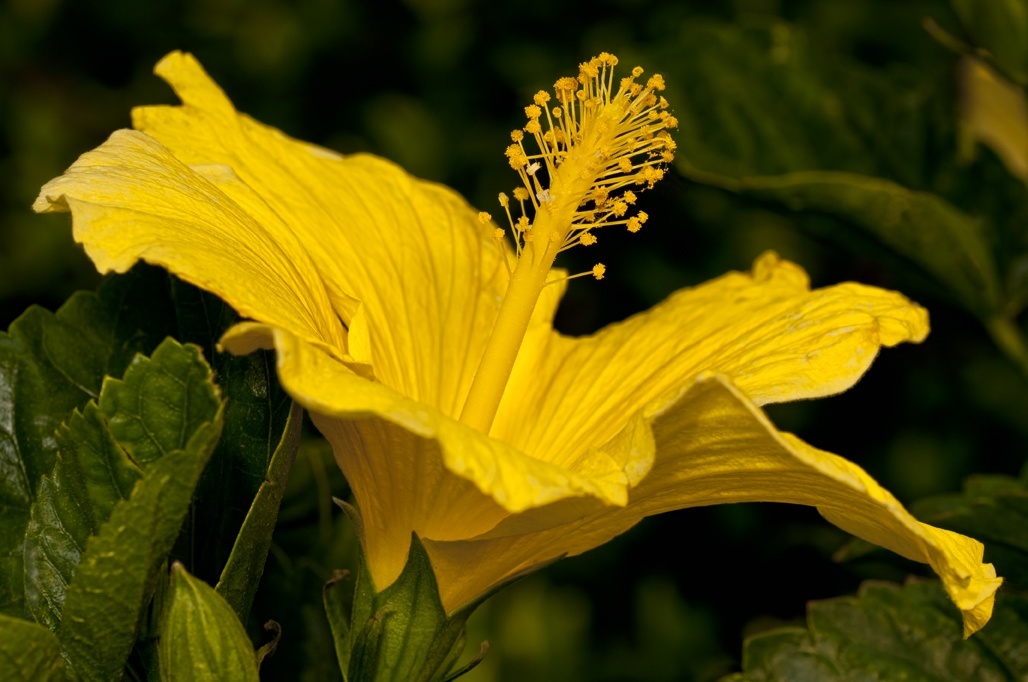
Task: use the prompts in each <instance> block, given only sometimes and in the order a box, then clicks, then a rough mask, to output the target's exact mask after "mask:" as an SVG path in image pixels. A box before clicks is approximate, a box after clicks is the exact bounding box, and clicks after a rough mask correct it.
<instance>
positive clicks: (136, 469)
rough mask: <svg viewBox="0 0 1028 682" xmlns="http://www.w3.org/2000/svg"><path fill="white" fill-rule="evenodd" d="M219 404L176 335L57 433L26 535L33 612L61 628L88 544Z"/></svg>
mask: <svg viewBox="0 0 1028 682" xmlns="http://www.w3.org/2000/svg"><path fill="white" fill-rule="evenodd" d="M218 406H219V401H218V398H217V394H216V391H215V389H214V387H213V385H212V384H211V383H210V368H209V367H207V365H206V363H204V362H203V359H202V358H201V357H200V356H199V354H198V352H197V351H196V350H195V349H193V350H187V349H186V348H184V347H182V346H179V345H178V344H177V343H176V342H174V341H172V340H167V341H165V342H164V343H162V344H161V345H160V346H159V347H158V348H157V350H156V351H155V352H154V355H153V359H152V360H150V359H147V358H146V357H144V356H137V357H136V359H135V361H134V362H133V363H132V365H131V366H130V367H129V369H128V370H127V371H126V372H125V378H124V380H123V381H118V380H108V381H106V382H104V385H103V389H102V390H101V393H100V405H99V407H97V405H96V403H95V402H92V401H91V402H90V403H89V404H88V405H86V408H85V410H84V411H83V412H81V413H80V412H78V411H77V410H76V411H75V412H73V413H72V416H71V417H70V418H69V420H68V422H67V423H65V424H63V425H62V426H61V427H60V428H59V429H58V430H57V442H58V451H59V455H58V461H57V464H56V466H55V467H54V470H53V472H52V473H51V474H50V475H48V476H45V477H44V478H43V482H42V484H41V485H40V487H39V491H38V493H39V494H38V496H37V499H36V501H35V503H33V505H32V508H31V519H30V522H29V524H28V527H27V529H26V532H25V596H26V605H27V607H28V610H29V612H30V613H31V614H32V617H33V618H34V619H35V620H36V621H37V622H40V623H43V624H45V625H47V626H48V627H49V628H50V629H51V630H53V631H54V632H57V631H58V629H59V626H60V621H61V609H62V607H63V605H64V597H65V590H66V586H67V585H68V583H70V582H71V581H72V578H73V576H74V574H75V569H76V566H77V565H78V563H79V560H80V558H81V555H82V552H83V551H84V549H85V546H86V542H87V540H88V539H89V538H90V537H91V536H93V535H96V534H97V533H98V532H99V531H100V528H101V526H102V525H103V524H104V523H105V522H106V521H107V520H108V518H109V517H110V515H111V512H112V511H113V509H114V507H115V505H116V504H117V503H118V502H120V501H122V500H125V499H128V497H129V494H130V493H131V492H132V488H133V486H134V485H135V483H136V481H137V480H139V478H140V477H141V475H142V470H143V469H145V468H146V467H147V465H148V464H149V463H151V462H153V461H154V460H155V459H157V458H159V457H161V456H163V455H164V454H166V453H168V452H171V451H175V450H180V449H182V448H183V447H185V445H186V442H185V438H187V437H189V436H191V435H192V434H193V433H194V432H195V431H196V430H197V429H198V428H199V427H200V426H201V425H203V424H204V423H206V422H209V421H211V420H212V419H213V417H214V415H215V413H216V412H217V410H218Z"/></svg>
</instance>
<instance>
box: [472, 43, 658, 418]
mask: <svg viewBox="0 0 1028 682" xmlns="http://www.w3.org/2000/svg"><path fill="white" fill-rule="evenodd" d="M615 64H617V58H616V57H614V56H613V55H610V54H607V53H602V54H600V55H599V56H598V57H594V58H593V59H591V60H590V61H588V62H586V63H584V64H581V65H580V67H579V76H578V79H574V78H561V79H559V80H558V81H557V83H556V84H555V85H554V91H555V93H556V96H557V101H558V102H559V105H558V106H555V107H554V108H553V109H552V110H551V109H549V108H547V107H548V106H549V102H550V99H551V97H550V95H549V93H547V92H542V91H541V92H539V93H537V94H536V95H535V97H534V104H532V105H530V106H528V107H526V108H525V114H526V115H527V116H528V124H527V125H526V126H525V127H524V129H522V130H515V131H514V132H513V133H511V140H512V141H513V142H514V144H512V145H510V146H509V147H508V148H507V151H506V155H507V158H508V160H509V161H510V165H511V167H512V168H514V169H515V170H516V171H517V172H518V175H519V176H520V177H521V181H522V185H523V186H522V187H518V188H517V189H515V190H514V198H515V199H516V200H517V201H518V202H519V205H520V207H521V211H522V215H521V216H520V217H519V218H517V220H515V219H514V218H513V216H512V215H511V212H510V203H509V199H508V197H507V195H506V194H501V195H500V204H501V206H502V207H503V209H504V211H505V212H506V214H507V218H508V222H509V223H510V228H511V232H512V235H513V238H514V243H515V247H516V249H515V251H516V254H517V264H516V266H515V267H514V268H513V270H512V274H511V279H510V283H509V284H508V287H507V292H506V295H505V296H504V299H503V302H502V304H501V305H500V311H499V313H498V315H497V318H496V322H495V325H494V327H493V331H492V333H491V335H490V337H489V341H488V342H487V344H486V348H485V351H484V353H483V355H482V359H481V361H480V364H479V367H478V371H477V372H476V374H475V378H474V380H473V382H472V385H471V389H470V391H469V393H468V397H467V399H466V400H465V403H464V408H463V411H462V412H461V416H460V420H461V421H462V422H464V423H465V424H467V425H469V426H471V427H473V428H475V429H478V430H479V431H481V432H483V433H488V432H489V430H490V428H491V427H492V423H493V420H494V419H495V416H496V411H497V409H498V408H499V405H500V401H501V399H502V398H503V392H504V390H505V389H506V385H507V381H508V379H509V378H510V374H511V371H512V370H513V368H514V362H515V361H516V360H517V356H518V351H519V350H520V348H521V343H522V341H523V340H524V337H525V333H526V332H527V331H528V325H529V322H530V320H531V318H532V313H533V311H534V310H535V307H536V303H537V301H538V300H539V295H540V294H541V293H542V290H543V288H544V287H545V286H546V285H547V284H549V283H552V281H551V280H549V274H550V270H551V268H552V267H553V263H554V260H555V259H556V257H557V254H558V253H560V252H561V251H563V250H566V249H568V248H570V247H572V246H575V245H578V244H581V245H584V246H588V245H591V244H594V243H595V242H596V235H595V232H596V231H598V230H599V229H600V228H601V227H604V226H611V225H625V226H627V228H628V230H629V231H630V232H637V231H638V230H639V228H640V226H641V225H642V223H643V222H645V221H646V217H647V216H646V214H645V213H642V212H640V213H639V214H637V215H636V216H634V217H627V216H626V213H627V211H628V208H629V206H630V205H631V204H634V203H635V200H636V196H635V193H634V192H632V191H631V190H625V191H623V192H622V193H621V194H616V192H618V191H619V190H623V189H624V188H625V187H626V186H629V185H644V186H648V187H652V186H653V183H655V182H656V181H657V180H660V179H661V178H662V177H663V175H664V171H663V168H662V165H663V164H665V163H667V162H669V161H671V159H672V158H673V155H674V148H675V145H674V142H673V141H672V140H671V137H670V135H669V134H668V132H667V131H668V130H669V129H670V128H674V127H675V125H676V124H677V121H675V119H674V117H672V116H671V115H670V114H668V113H667V112H666V111H664V110H665V109H666V108H667V106H668V104H667V101H666V100H664V98H663V97H660V96H658V95H657V94H656V92H655V91H658V90H663V89H664V80H663V78H661V77H660V76H659V75H658V76H653V77H652V78H650V79H649V81H648V82H647V84H646V86H643V85H641V84H638V83H636V82H635V81H634V79H635V78H638V77H639V76H640V75H641V74H642V69H640V68H638V67H636V68H635V69H633V71H632V76H631V77H628V78H624V79H622V80H621V82H620V87H619V89H618V90H617V92H616V93H614V91H613V83H614V76H613V67H614V65H615ZM544 112H545V115H546V122H547V124H548V129H547V130H546V131H545V132H543V127H542V124H541V123H540V119H541V117H542V116H543V113H544ZM526 133H527V134H528V135H531V136H533V137H534V139H535V142H536V145H537V146H538V148H539V153H537V154H528V153H527V151H526V150H525V147H524V144H523V141H524V138H525V135H526ZM547 178H548V179H549V185H548V186H547V185H546V184H544V181H545V179H547ZM526 202H528V203H527V205H526ZM529 212H534V220H531V221H530V220H529V218H528V213H529ZM480 217H482V218H484V219H485V221H486V222H488V220H489V216H488V214H482V215H481V216H480ZM497 232H498V233H501V237H502V231H501V230H498V229H497ZM504 254H505V256H506V251H504ZM604 272H605V267H604V266H603V265H601V264H597V265H596V266H595V267H594V268H593V270H592V273H591V274H592V275H593V276H594V277H596V279H602V278H603V274H604ZM582 274H590V273H582ZM578 276H579V275H574V276H573V277H578Z"/></svg>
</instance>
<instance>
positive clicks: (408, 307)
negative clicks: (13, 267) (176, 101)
mask: <svg viewBox="0 0 1028 682" xmlns="http://www.w3.org/2000/svg"><path fill="white" fill-rule="evenodd" d="M155 72H156V73H157V74H158V75H159V76H161V77H162V78H164V79H165V80H166V81H168V83H169V84H171V86H172V87H173V88H174V89H175V91H176V92H177V93H178V95H179V96H180V97H181V99H182V102H183V105H182V106H148V107H138V108H136V109H135V110H134V111H133V123H134V125H135V127H136V128H138V129H139V130H142V131H144V132H146V133H147V134H148V135H152V136H153V137H155V138H157V139H158V140H160V141H161V143H162V144H164V145H165V146H166V147H168V148H169V149H170V150H172V152H173V153H174V154H175V155H176V156H177V157H178V158H180V159H182V160H183V161H185V162H186V163H187V164H212V163H213V164H223V165H227V166H230V167H231V168H232V169H233V170H234V171H235V173H236V174H237V175H238V176H239V177H240V178H242V180H243V182H245V183H246V184H247V185H248V186H250V187H252V188H253V190H254V191H256V192H257V193H258V194H260V196H261V197H263V199H264V200H265V201H266V202H267V203H268V205H269V206H270V207H271V208H272V209H273V210H274V211H275V212H276V213H277V214H278V215H280V216H282V218H283V220H284V221H285V224H286V225H287V226H288V229H289V230H291V231H292V232H293V233H295V235H296V237H297V238H298V239H299V240H300V242H301V243H303V245H304V246H305V247H306V248H307V250H308V252H309V253H310V254H311V257H312V259H313V260H314V263H315V265H316V266H317V268H318V270H319V272H320V273H321V276H322V278H323V279H324V280H325V283H326V287H327V288H328V291H329V293H330V295H331V296H332V299H333V301H335V302H336V305H337V309H338V312H339V314H340V315H341V316H342V318H343V320H344V322H346V324H348V325H350V324H351V323H352V322H353V318H354V316H355V315H356V314H357V310H358V305H360V306H361V317H362V319H361V320H360V322H361V323H362V324H363V325H364V330H365V333H366V338H367V344H366V351H367V354H368V357H366V358H361V359H362V360H368V361H370V363H371V365H372V366H373V368H374V373H375V376H376V377H377V378H378V379H379V380H380V381H382V382H383V383H385V384H386V385H388V386H391V387H393V388H395V389H396V390H398V391H399V392H401V393H403V394H404V395H407V396H409V397H411V398H413V399H415V400H419V401H421V402H425V403H428V404H431V405H434V406H436V407H438V408H440V409H441V410H443V411H444V412H446V413H447V414H449V415H451V416H455V415H457V414H459V412H460V409H461V407H462V404H463V400H464V396H465V395H466V394H467V391H468V388H469V386H470V382H471V379H472V377H473V374H474V371H475V369H476V367H477V363H478V359H479V358H480V357H481V354H482V349H483V347H484V344H485V341H486V340H487V339H488V336H489V331H490V330H491V328H492V324H493V320H494V319H495V316H496V312H497V310H498V309H499V303H500V299H501V297H502V295H503V292H504V291H505V290H506V286H507V280H508V275H507V270H506V267H505V266H504V265H503V262H502V259H501V250H500V249H499V248H498V247H497V244H496V242H495V241H494V240H493V238H492V229H490V228H489V227H488V226H484V225H482V224H480V223H479V222H478V219H477V212H476V211H475V210H473V209H472V208H471V207H470V206H469V205H468V204H467V202H466V201H465V200H464V199H463V198H461V197H460V196H459V195H458V194H456V193H455V192H453V191H452V190H450V189H448V188H446V187H443V186H441V185H437V184H434V183H430V182H425V181H421V180H418V179H416V178H413V177H412V176H410V175H409V174H407V173H406V172H405V171H404V170H403V169H401V168H400V167H399V166H396V165H395V164H393V163H390V162H389V161H386V160H384V159H380V158H376V157H373V156H369V155H365V154H358V155H354V156H347V157H342V156H340V155H338V154H336V153H334V152H331V151H328V150H325V149H322V148H319V147H316V146H314V145H310V144H307V143H304V142H300V141H297V140H294V139H292V138H290V137H287V136H286V135H284V134H283V133H281V132H280V131H278V130H276V129H274V128H271V127H269V126H265V125H263V124H261V123H259V122H257V121H254V120H253V119H251V118H249V117H248V116H245V115H242V114H239V113H237V112H236V110H235V109H234V108H233V106H232V103H231V102H230V101H229V99H228V98H227V97H226V96H225V93H224V92H222V90H221V89H220V88H219V87H218V86H217V85H216V84H215V83H214V81H212V80H211V79H210V77H209V76H208V75H207V74H206V73H205V72H204V71H203V69H202V67H201V66H200V64H199V63H198V62H197V61H196V60H195V59H194V58H193V57H192V56H191V55H188V54H183V53H181V52H173V53H171V54H169V55H168V56H167V57H165V58H164V59H162V60H161V61H160V63H158V65H157V67H156V69H155Z"/></svg>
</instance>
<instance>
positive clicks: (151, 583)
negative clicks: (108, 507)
mask: <svg viewBox="0 0 1028 682" xmlns="http://www.w3.org/2000/svg"><path fill="white" fill-rule="evenodd" d="M100 412H101V413H103V417H104V419H105V421H106V423H107V424H109V425H110V431H111V432H112V434H113V435H114V436H115V439H116V440H117V442H118V445H119V446H120V447H122V448H123V449H125V450H126V451H127V452H128V454H129V455H130V456H131V457H132V458H133V460H134V461H135V462H136V463H137V464H139V465H140V466H141V468H142V469H143V474H142V478H140V479H139V481H138V482H137V483H136V485H135V487H134V488H133V489H132V492H131V495H130V496H129V498H128V499H127V500H122V501H120V502H118V503H117V504H116V505H115V506H114V508H113V511H112V512H111V515H110V518H108V519H107V521H106V522H105V523H103V524H102V525H101V527H100V531H99V533H98V534H96V535H93V536H92V537H90V538H89V540H88V541H87V543H86V546H85V551H84V552H83V554H82V557H81V561H80V562H79V564H78V566H77V567H75V569H74V574H73V576H72V579H71V582H70V584H68V586H67V590H66V593H65V597H64V607H63V609H62V610H61V614H60V615H61V622H60V627H59V631H58V636H59V638H60V640H61V645H62V647H63V650H64V654H65V658H66V659H67V660H68V661H69V662H70V663H71V665H72V667H73V668H74V669H75V671H76V673H78V675H79V676H80V677H82V678H83V679H86V680H104V679H111V678H114V677H118V676H120V675H121V671H122V669H123V668H124V666H125V662H126V660H127V658H128V655H129V652H130V651H131V650H132V647H133V644H134V643H135V639H136V627H137V624H138V622H139V620H140V615H141V613H142V612H143V609H145V608H146V607H147V604H148V602H149V599H150V596H151V594H152V592H153V590H154V587H155V585H156V580H157V578H158V575H159V573H160V570H161V568H162V566H164V565H165V562H166V561H167V557H168V553H169V552H170V551H171V548H172V545H173V544H174V542H175V538H176V537H177V536H178V533H179V529H180V528H181V525H182V521H183V520H184V519H185V516H186V513H187V512H188V510H189V505H190V501H191V500H192V497H193V493H194V490H195V487H196V484H197V481H198V480H199V478H200V474H201V472H202V471H203V469H204V466H205V465H206V463H207V460H208V459H209V458H210V456H211V453H212V452H213V450H214V447H215V445H216V444H217V442H218V437H219V435H220V432H221V423H222V408H221V401H220V399H219V397H218V394H217V389H216V388H215V386H214V384H213V383H212V382H211V373H210V368H209V367H208V366H207V365H206V363H205V362H204V361H203V358H202V357H201V355H200V352H199V350H198V349H197V348H195V347H192V346H181V345H179V344H178V343H177V342H175V341H174V340H171V339H168V340H166V341H164V342H163V343H162V344H161V345H160V346H159V347H158V348H157V350H156V351H155V352H154V354H153V357H152V359H150V358H145V357H141V356H140V357H137V358H136V360H135V361H134V362H133V364H132V365H131V366H130V367H129V369H128V370H127V371H126V373H125V378H124V380H120V381H119V380H114V379H108V380H107V381H106V382H105V383H104V389H103V391H102V392H101V395H100Z"/></svg>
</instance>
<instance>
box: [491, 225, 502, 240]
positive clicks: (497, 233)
mask: <svg viewBox="0 0 1028 682" xmlns="http://www.w3.org/2000/svg"><path fill="white" fill-rule="evenodd" d="M493 239H495V240H496V241H498V242H502V241H503V230H502V229H500V228H498V227H497V228H496V229H495V230H493Z"/></svg>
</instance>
